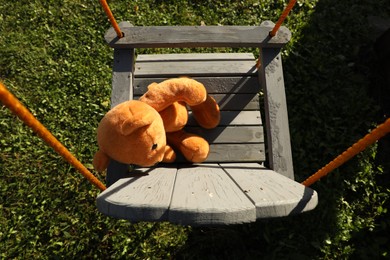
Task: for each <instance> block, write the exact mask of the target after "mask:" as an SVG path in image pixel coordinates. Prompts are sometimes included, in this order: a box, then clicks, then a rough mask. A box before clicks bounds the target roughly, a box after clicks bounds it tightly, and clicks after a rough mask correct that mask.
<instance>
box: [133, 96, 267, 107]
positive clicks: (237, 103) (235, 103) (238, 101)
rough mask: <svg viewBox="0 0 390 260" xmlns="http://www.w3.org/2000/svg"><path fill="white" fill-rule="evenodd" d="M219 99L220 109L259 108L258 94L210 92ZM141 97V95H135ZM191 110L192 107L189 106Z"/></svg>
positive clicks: (216, 99)
mask: <svg viewBox="0 0 390 260" xmlns="http://www.w3.org/2000/svg"><path fill="white" fill-rule="evenodd" d="M210 95H211V96H212V97H213V98H214V99H215V101H217V103H218V105H219V109H220V110H226V111H237V110H239V111H241V110H246V111H250V110H259V104H260V103H259V102H260V99H259V95H258V94H210ZM133 97H134V99H137V100H138V99H139V98H140V97H141V96H133ZM187 108H188V110H190V111H191V107H187Z"/></svg>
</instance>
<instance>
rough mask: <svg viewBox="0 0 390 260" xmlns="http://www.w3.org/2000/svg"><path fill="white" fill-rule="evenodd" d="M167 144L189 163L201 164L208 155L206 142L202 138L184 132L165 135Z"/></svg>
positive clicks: (208, 149)
mask: <svg viewBox="0 0 390 260" xmlns="http://www.w3.org/2000/svg"><path fill="white" fill-rule="evenodd" d="M167 142H168V143H169V144H170V145H172V146H173V147H174V148H176V149H177V150H179V151H180V152H181V153H182V154H183V156H184V157H185V158H186V159H187V160H188V161H190V162H194V163H200V162H203V161H205V160H206V158H207V156H208V155H209V151H210V147H209V144H208V142H207V141H206V140H205V139H204V138H202V137H200V136H198V135H195V134H191V133H187V132H185V131H184V130H180V131H177V132H173V133H167Z"/></svg>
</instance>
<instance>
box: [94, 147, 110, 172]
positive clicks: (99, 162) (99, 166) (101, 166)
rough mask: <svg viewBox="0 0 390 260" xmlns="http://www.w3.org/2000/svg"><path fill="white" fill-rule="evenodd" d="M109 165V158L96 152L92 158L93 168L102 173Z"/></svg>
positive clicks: (102, 153)
mask: <svg viewBox="0 0 390 260" xmlns="http://www.w3.org/2000/svg"><path fill="white" fill-rule="evenodd" d="M109 163H110V158H109V157H108V156H107V154H105V153H104V152H102V151H101V150H98V151H97V152H96V154H95V156H94V157H93V163H92V164H93V168H94V169H95V170H96V171H98V172H102V171H104V170H105V169H107V167H108V164H109Z"/></svg>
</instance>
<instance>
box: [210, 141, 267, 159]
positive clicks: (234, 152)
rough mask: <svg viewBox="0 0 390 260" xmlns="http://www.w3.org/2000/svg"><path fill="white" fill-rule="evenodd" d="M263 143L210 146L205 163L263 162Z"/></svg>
mask: <svg viewBox="0 0 390 260" xmlns="http://www.w3.org/2000/svg"><path fill="white" fill-rule="evenodd" d="M265 159H266V158H265V148H264V143H254V144H245V143H242V144H210V153H209V156H208V157H207V159H206V160H205V162H263V161H265Z"/></svg>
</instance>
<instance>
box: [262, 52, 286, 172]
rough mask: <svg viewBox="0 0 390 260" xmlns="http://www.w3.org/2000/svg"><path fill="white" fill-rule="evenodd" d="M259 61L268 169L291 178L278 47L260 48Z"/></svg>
mask: <svg viewBox="0 0 390 260" xmlns="http://www.w3.org/2000/svg"><path fill="white" fill-rule="evenodd" d="M261 64H262V66H261V67H260V69H259V79H260V82H261V84H262V86H263V90H264V109H265V119H266V122H265V125H266V127H267V131H266V132H267V140H268V152H269V156H268V160H269V164H270V168H271V169H273V170H274V171H276V172H279V173H281V174H283V175H284V176H287V177H289V178H291V179H294V169H293V161H292V153H291V142H290V130H289V124H288V114H287V102H286V93H285V88H284V79H283V68H282V57H281V55H280V50H279V49H266V50H263V52H262V55H261Z"/></svg>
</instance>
